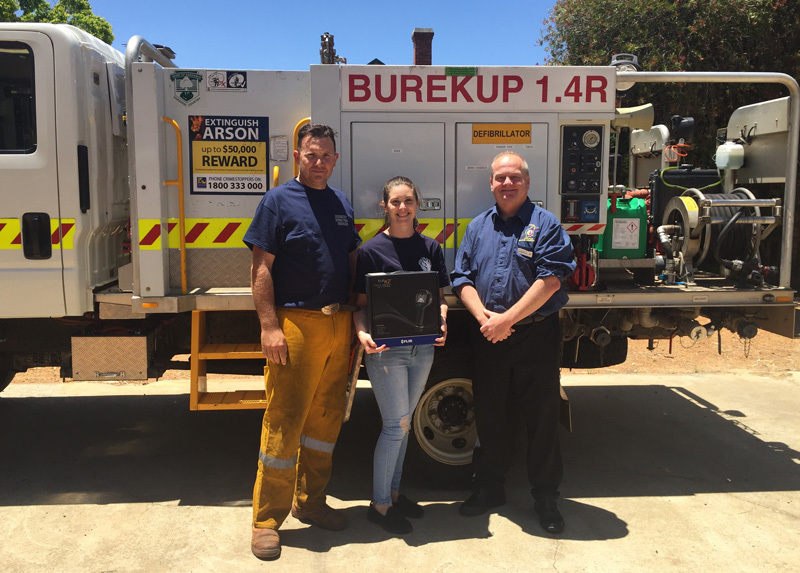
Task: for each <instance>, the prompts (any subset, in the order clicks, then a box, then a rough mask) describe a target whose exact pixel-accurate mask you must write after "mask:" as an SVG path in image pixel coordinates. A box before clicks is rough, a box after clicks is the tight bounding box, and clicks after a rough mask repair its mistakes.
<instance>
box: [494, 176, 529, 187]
mask: <svg viewBox="0 0 800 573" xmlns="http://www.w3.org/2000/svg"><path fill="white" fill-rule="evenodd" d="M506 179H510V180H511V182H512V183H513V184H514V185H519V184H520V183H522V181H523V178H522V177H521V176H520V175H495V176H494V180H495V182H496V183H505V182H506Z"/></svg>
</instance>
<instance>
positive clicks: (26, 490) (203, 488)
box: [0, 385, 800, 551]
mask: <svg viewBox="0 0 800 573" xmlns="http://www.w3.org/2000/svg"><path fill="white" fill-rule="evenodd" d="M569 390H570V391H569V395H570V401H571V404H572V409H573V422H574V432H573V434H571V435H570V434H566V433H564V434H563V447H564V458H565V461H566V468H565V474H566V480H565V482H564V484H563V487H562V495H563V496H564V497H565V498H566V499H564V500H563V501H562V510H563V512H564V513H565V515H568V517H569V522H570V524H574V526H571V527H570V528H568V530H567V533H566V534H565V535H567V536H568V537H569V538H575V539H609V538H618V537H623V536H625V535H626V532H627V525H626V524H625V522H624V521H622V520H621V519H619V518H618V517H617V516H615V515H614V514H611V513H609V512H607V511H605V510H602V509H599V508H595V507H592V506H591V505H588V504H586V503H582V502H577V501H571V500H570V499H569V498H581V499H583V500H584V501H585V499H586V498H592V497H625V496H684V495H686V496H689V495H696V494H701V493H730V492H752V491H797V490H800V473H798V472H797V463H796V462H797V460H799V459H800V453H798V452H797V451H795V450H792V449H791V448H789V447H787V446H786V445H785V444H780V443H769V442H765V441H763V440H761V439H760V438H759V436H758V435H757V433H756V432H754V431H753V430H752V429H751V428H749V427H748V426H747V418H746V412H720V411H718V410H717V409H716V408H715V407H714V405H713V404H709V403H708V402H705V401H704V400H703V398H702V397H699V396H696V395H692V394H691V393H689V392H688V391H687V390H685V389H682V388H671V387H667V386H662V385H640V386H598V387H593V386H579V387H571V388H570V389H569ZM188 400H189V399H188V396H187V395H175V396H114V397H69V398H8V397H3V398H0V459H2V467H3V471H2V472H0V507H2V506H19V505H35V504H84V503H88V504H113V503H141V502H160V501H170V500H179V503H180V504H182V505H235V506H249V505H250V498H251V493H252V486H253V478H254V476H255V470H256V459H257V449H258V443H259V432H260V426H261V412H259V411H225V412H190V411H189V405H188ZM379 427H380V422H379V417H378V413H377V408H376V406H375V402H374V399H373V397H372V394H371V391H370V390H369V389H359V390H358V391H357V395H356V403H355V406H354V413H353V418H352V420H351V421H350V422H348V423H347V424H345V426H344V428H343V430H342V433H341V436H340V439H339V443H338V445H337V448H336V451H335V453H334V472H333V473H334V476H333V479H332V481H331V483H330V486H329V488H328V491H329V493H330V495H332V496H334V497H336V498H338V499H340V500H343V501H344V502H353V503H350V504H349V507H348V509H346V510H345V511H346V513H347V515H348V516H349V517H350V520H351V523H353V524H354V527H353V528H351V529H352V532H351V533H349V534H343V535H341V536H337V537H332V536H330V535H327V534H324V533H317V532H315V533H313V534H304V535H299V534H297V533H295V531H296V530H288V531H286V532H285V534H282V538H283V540H284V543H285V544H287V545H289V546H291V545H299V544H302V546H303V547H306V548H308V549H310V550H313V551H327V550H328V549H330V547H331V545H330V544H331V543H332V542H333V543H335V544H336V545H340V544H344V543H354V542H357V543H370V542H376V541H380V540H383V539H386V538H387V537H388V534H384V533H383V532H382V531H381V530H380V529H378V528H376V527H374V526H373V525H371V524H367V523H366V520H364V519H363V517H364V512H365V511H366V502H365V501H364V500H366V499H369V497H370V491H371V474H372V449H373V447H374V444H375V440H376V439H377V434H378V431H379ZM517 458H518V459H517V460H515V463H514V466H513V468H512V471H511V472H510V474H509V479H508V488H507V493H508V498H509V503H508V504H507V505H506V506H504V507H502V508H500V511H499V512H498V513H499V514H500V515H503V516H505V517H507V518H508V519H509V520H511V521H513V522H515V523H518V524H519V525H520V527H521V528H522V529H523V530H525V531H528V532H529V533H531V534H532V535H543V536H544V534H543V533H542V532H541V530H539V528H538V525H537V524H536V523H535V521H534V520H533V519H531V515H532V512H531V503H530V497H529V495H528V493H527V490H528V487H527V485H526V481H525V476H524V475H523V474H524V469H523V467H524V465H523V464H522V463H521V459H519V458H521V455H519V454H518V456H517ZM416 477H420V476H416ZM409 481H411V480H409ZM416 481H417V482H418V481H420V480H416ZM408 491H409V494H410V495H413V497H414V498H416V499H418V500H419V501H422V502H426V503H427V505H426V512H427V514H428V516H430V517H433V518H434V519H436V518H437V516H439V517H441V520H442V523H448V521H449V520H450V516H453V517H452V518H453V519H459V518H458V517H457V516H456V511H457V506H458V503H460V501H462V500H463V499H464V497H465V492H463V491H456V490H432V489H425V488H423V487H420V486H417V485H411V486H410V487H409V490H408ZM345 505H348V504H347V503H345ZM488 520H489V517H487V516H481V517H478V518H474V519H473V520H472V521H464V522H463V523H461V524H460V525H459V531H458V532H455V531H453V530H452V529H450V528H448V527H441V528H436V529H435V530H434V531H431V528H426V529H427V531H426V533H425V535H424V536H422V535H420V536H419V537H417V536H416V534H413V535H412V536H409V537H408V538H407V539H406V542H407V543H408V544H409V545H421V544H425V543H434V542H437V541H444V540H451V539H454V538H464V537H474V538H481V537H488V536H490V533H489V527H488ZM348 531H350V530H348ZM415 533H416V532H415Z"/></svg>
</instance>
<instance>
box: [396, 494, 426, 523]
mask: <svg viewBox="0 0 800 573" xmlns="http://www.w3.org/2000/svg"><path fill="white" fill-rule="evenodd" d="M392 507H395V508H397V511H399V512H400V514H401V515H402V516H403V517H413V518H415V519H417V518H420V517H422V516H423V515H425V510H424V509H422V506H421V505H420V504H418V503H416V502H413V501H411V500H410V499H408V498H407V497H406V496H404V495H403V494H402V493H401V494H400V495H399V496H398V497H397V501H396V502H394V503H393V504H392Z"/></svg>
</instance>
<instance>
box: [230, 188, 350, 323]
mask: <svg viewBox="0 0 800 573" xmlns="http://www.w3.org/2000/svg"><path fill="white" fill-rule="evenodd" d="M244 242H245V244H246V245H247V246H248V247H250V249H252V248H253V247H254V246H255V247H258V248H260V249H261V250H263V251H266V252H267V253H270V254H272V255H275V261H274V262H273V264H272V273H271V274H272V283H273V286H274V290H275V306H287V307H294V308H306V309H311V310H318V309H320V308H322V307H323V306H326V305H329V304H333V303H336V302H338V303H346V302H347V301H348V300H349V298H350V253H351V252H352V251H355V250H356V249H357V248H358V245H359V244H360V243H361V238H360V237H359V236H358V232H357V231H356V227H355V223H354V221H353V208H352V207H351V206H350V203H349V201H348V200H347V198H346V197H345V196H344V194H343V193H342V192H341V191H339V190H338V189H333V188H331V187H326V188H325V189H312V188H310V187H306V186H305V185H303V184H302V183H300V182H299V181H297V180H296V179H292V180H291V181H289V182H287V183H284V184H283V185H280V186H278V187H275V188H274V189H271V190H269V191H268V192H267V193H266V195H264V197H263V198H262V199H261V202H260V203H259V204H258V207H257V208H256V213H255V215H254V216H253V222H252V223H251V224H250V228H249V229H248V230H247V233H245V236H244Z"/></svg>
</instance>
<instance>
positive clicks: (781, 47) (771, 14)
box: [540, 0, 800, 162]
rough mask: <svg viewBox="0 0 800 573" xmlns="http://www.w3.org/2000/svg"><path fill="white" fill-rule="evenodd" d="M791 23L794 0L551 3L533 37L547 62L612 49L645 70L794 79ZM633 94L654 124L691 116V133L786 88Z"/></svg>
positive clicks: (799, 67) (602, 58) (797, 11)
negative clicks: (651, 110) (650, 111)
mask: <svg viewBox="0 0 800 573" xmlns="http://www.w3.org/2000/svg"><path fill="white" fill-rule="evenodd" d="M798 22H800V2H797V1H796V0H558V1H557V2H556V3H555V5H554V6H553V8H552V10H551V11H550V18H549V19H548V20H546V21H545V22H544V25H545V29H544V30H543V36H542V39H541V40H540V42H541V44H543V45H544V46H545V49H546V50H547V52H548V54H549V57H548V60H547V63H550V64H560V65H607V64H609V63H610V61H611V56H612V55H613V54H617V53H630V54H635V55H637V56H638V58H639V63H640V64H641V65H642V67H643V69H644V70H647V71H732V72H738V71H741V72H751V71H759V72H783V73H787V74H789V75H791V76H793V77H798V76H800V26H798ZM634 95H635V96H636V97H638V99H639V100H643V101H642V103H644V102H651V103H653V105H654V106H655V108H656V113H657V121H658V122H659V123H665V124H667V125H669V121H668V119H669V117H670V116H671V115H673V114H677V115H692V116H694V117H695V120H696V122H697V125H698V133H708V129H710V128H714V127H724V126H725V125H726V124H727V119H728V117H729V115H730V113H731V112H732V111H733V110H734V109H736V108H737V107H739V106H741V105H744V104H747V103H752V102H754V101H760V100H764V99H768V98H770V97H780V96H784V95H786V90H785V89H784V88H781V87H780V86H774V87H773V86H772V85H769V84H761V85H758V86H745V85H744V84H727V85H721V86H720V85H708V84H687V85H684V86H679V87H675V88H672V89H671V90H665V89H664V87H663V86H661V87H654V86H653V84H640V85H639V86H637V88H636V92H635V94H634ZM636 103H639V102H625V105H634V104H636ZM701 130H702V131H701ZM711 143H712V144H713V141H712V142H711ZM701 148H702V146H701ZM710 149H712V150H713V146H712V147H711V148H710ZM708 150H709V149H708V148H707V149H705V150H703V151H706V152H707V151H708ZM703 155H705V158H703V157H697V158H696V159H698V160H699V161H701V162H702V161H708V160H709V157H710V156H709V155H708V153H704V154H703Z"/></svg>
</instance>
